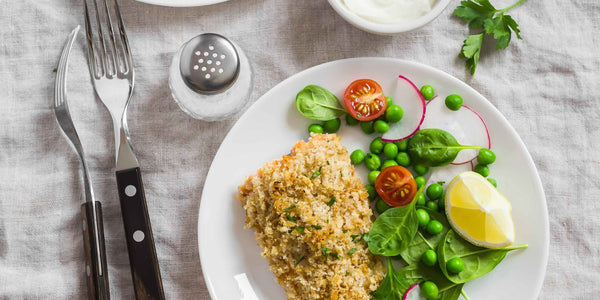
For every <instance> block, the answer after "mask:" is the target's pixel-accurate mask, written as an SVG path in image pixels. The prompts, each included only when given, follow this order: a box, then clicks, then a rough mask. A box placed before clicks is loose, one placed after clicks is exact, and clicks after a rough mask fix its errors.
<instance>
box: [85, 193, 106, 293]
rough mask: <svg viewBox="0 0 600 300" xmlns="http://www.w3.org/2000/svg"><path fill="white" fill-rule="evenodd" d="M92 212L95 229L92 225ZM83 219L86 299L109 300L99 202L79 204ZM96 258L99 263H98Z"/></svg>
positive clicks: (102, 225)
mask: <svg viewBox="0 0 600 300" xmlns="http://www.w3.org/2000/svg"><path fill="white" fill-rule="evenodd" d="M94 204H95V206H94ZM94 210H95V213H96V221H97V225H98V226H97V227H96V226H95V225H94ZM81 216H82V218H83V247H84V249H85V273H86V282H87V288H88V299H90V300H109V299H110V292H109V288H108V269H107V267H106V249H105V247H104V224H103V221H102V205H101V204H100V202H98V201H95V202H85V203H83V204H81ZM98 258H99V260H100V261H98Z"/></svg>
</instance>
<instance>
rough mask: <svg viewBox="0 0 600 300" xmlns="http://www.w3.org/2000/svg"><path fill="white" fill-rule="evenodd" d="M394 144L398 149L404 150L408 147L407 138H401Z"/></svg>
mask: <svg viewBox="0 0 600 300" xmlns="http://www.w3.org/2000/svg"><path fill="white" fill-rule="evenodd" d="M394 144H396V146H398V151H406V149H408V139H403V140H400V141H397V142H394Z"/></svg>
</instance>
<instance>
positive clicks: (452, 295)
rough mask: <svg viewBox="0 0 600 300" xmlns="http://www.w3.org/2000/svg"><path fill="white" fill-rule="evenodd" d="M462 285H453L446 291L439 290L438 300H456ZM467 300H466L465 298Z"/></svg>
mask: <svg viewBox="0 0 600 300" xmlns="http://www.w3.org/2000/svg"><path fill="white" fill-rule="evenodd" d="M463 285H464V283H459V284H454V285H452V286H450V287H448V289H446V290H440V293H439V298H438V299H439V300H457V299H458V297H460V294H461V293H462V288H463ZM465 299H468V298H465Z"/></svg>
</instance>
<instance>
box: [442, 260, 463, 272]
mask: <svg viewBox="0 0 600 300" xmlns="http://www.w3.org/2000/svg"><path fill="white" fill-rule="evenodd" d="M464 269H465V264H464V263H463V260H462V259H461V258H460V257H455V258H452V259H450V260H449V261H447V262H446V270H448V272H450V273H454V274H458V273H460V272H462V271H463V270H464Z"/></svg>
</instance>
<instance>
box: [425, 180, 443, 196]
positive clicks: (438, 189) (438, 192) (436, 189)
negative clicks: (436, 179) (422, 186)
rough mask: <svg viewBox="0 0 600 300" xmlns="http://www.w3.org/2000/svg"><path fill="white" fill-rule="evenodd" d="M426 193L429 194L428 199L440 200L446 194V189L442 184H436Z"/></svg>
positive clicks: (429, 187)
mask: <svg viewBox="0 0 600 300" xmlns="http://www.w3.org/2000/svg"><path fill="white" fill-rule="evenodd" d="M425 193H426V194H427V198H429V199H430V200H437V199H440V197H442V194H443V193H444V188H443V187H442V185H441V184H439V183H434V184H431V185H429V186H428V187H427V190H426V191H425Z"/></svg>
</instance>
